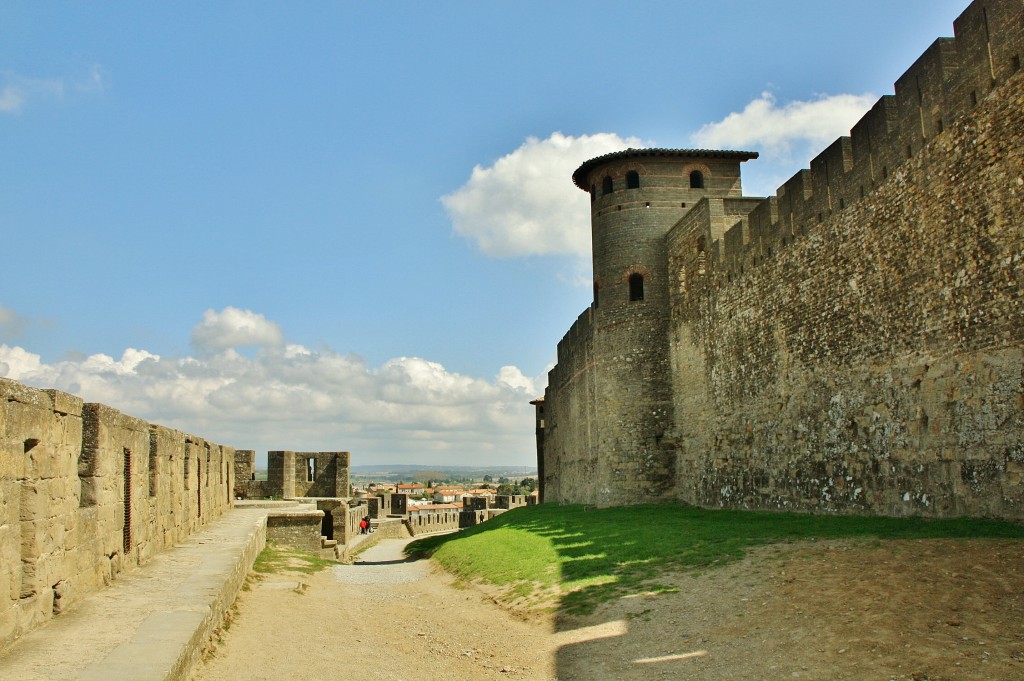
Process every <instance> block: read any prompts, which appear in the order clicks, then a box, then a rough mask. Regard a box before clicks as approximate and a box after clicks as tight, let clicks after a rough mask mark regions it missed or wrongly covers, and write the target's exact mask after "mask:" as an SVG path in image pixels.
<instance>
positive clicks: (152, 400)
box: [0, 307, 536, 465]
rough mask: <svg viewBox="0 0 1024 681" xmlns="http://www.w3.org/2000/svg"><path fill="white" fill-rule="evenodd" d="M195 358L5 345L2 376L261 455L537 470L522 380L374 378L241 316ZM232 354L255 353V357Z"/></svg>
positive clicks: (401, 370)
mask: <svg viewBox="0 0 1024 681" xmlns="http://www.w3.org/2000/svg"><path fill="white" fill-rule="evenodd" d="M197 336H198V340H197V343H196V345H197V348H199V349H200V350H201V351H205V350H210V349H216V350H219V351H218V352H200V353H198V355H197V356H196V357H162V356H159V355H156V354H153V353H150V352H147V351H145V350H142V349H134V348H128V349H126V350H125V351H124V352H123V353H122V355H121V357H120V358H118V359H115V358H114V357H111V356H108V355H104V354H95V355H91V356H88V357H84V358H80V357H79V358H74V359H68V360H61V361H57V362H53V363H47V362H44V361H42V359H41V358H40V356H39V355H37V354H34V353H32V352H30V351H29V350H26V349H24V348H21V347H18V346H12V345H7V344H0V376H3V377H5V378H11V379H14V380H18V381H21V382H22V383H25V384H27V385H31V386H34V387H38V388H57V389H59V390H64V391H66V392H69V393H72V394H75V395H78V396H79V397H81V398H83V399H84V400H86V401H88V402H100V403H103V404H107V405H110V406H112V407H114V408H116V409H119V410H121V411H122V412H124V413H126V414H129V415H132V416H137V417H139V418H143V419H146V420H148V421H150V422H153V423H159V424H162V425H166V426H170V427H173V428H178V429H180V430H183V431H186V432H189V433H193V434H195V435H199V436H201V437H205V438H208V439H210V440H212V441H214V442H219V443H222V444H226V445H231V446H233V447H236V448H238V449H255V450H257V452H259V453H263V452H266V451H269V450H276V449H292V450H297V451H334V450H347V451H351V452H352V456H353V461H354V463H356V464H360V463H424V464H428V465H434V464H449V465H458V464H466V465H492V464H493V465H498V464H519V465H528V464H531V463H533V462H535V461H536V451H535V442H534V434H533V408H532V407H531V406H530V405H529V400H530V399H532V398H533V397H535V395H534V394H533V391H529V390H528V389H529V388H530V387H532V386H531V384H530V381H529V379H527V378H525V377H524V376H523V375H522V372H521V371H520V370H519V369H518V368H516V367H512V366H509V367H503V368H502V369H501V371H500V373H499V376H498V377H497V378H496V379H495V380H485V379H480V378H474V377H471V376H466V375H462V374H458V373H455V372H452V371H449V370H448V369H447V368H445V367H444V366H443V365H442V364H440V363H438V362H433V361H430V360H427V359H423V358H419V357H398V358H395V359H392V360H389V361H387V362H385V363H384V364H382V365H381V366H380V367H371V366H368V365H367V364H366V362H365V361H364V360H363V359H362V358H360V357H357V356H355V355H351V354H349V355H345V354H340V353H337V352H333V351H330V350H311V349H309V348H306V347H304V346H302V345H299V344H296V343H286V342H285V341H284V335H283V333H282V332H281V329H280V327H279V326H278V325H277V324H276V323H274V322H272V321H270V320H268V319H266V318H265V317H264V316H263V315H261V314H258V313H255V312H252V311H249V310H240V309H237V308H231V307H229V308H225V309H224V310H222V311H221V312H214V311H212V310H207V311H206V312H205V313H204V314H203V320H202V321H201V322H200V323H199V324H198V325H197V326H196V329H195V331H194V332H193V337H194V338H196V337H197ZM233 344H239V345H242V344H257V345H259V346H260V348H261V350H260V352H259V353H256V355H255V356H254V357H248V356H244V355H242V354H240V353H239V352H237V351H236V350H235V349H234V345H233Z"/></svg>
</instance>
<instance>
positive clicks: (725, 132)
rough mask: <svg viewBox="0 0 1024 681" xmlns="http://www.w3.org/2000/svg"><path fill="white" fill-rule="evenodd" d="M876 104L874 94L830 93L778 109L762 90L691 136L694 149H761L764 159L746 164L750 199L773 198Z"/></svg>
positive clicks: (745, 169)
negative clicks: (752, 197)
mask: <svg viewBox="0 0 1024 681" xmlns="http://www.w3.org/2000/svg"><path fill="white" fill-rule="evenodd" d="M876 101H877V97H876V96H875V95H872V94H864V95H851V94H840V95H829V96H821V97H818V98H817V99H813V100H810V101H792V102H788V103H786V104H782V105H780V104H779V103H778V102H777V101H776V99H775V96H774V95H772V94H771V93H770V92H764V93H762V94H761V96H760V97H758V98H756V99H754V100H753V101H751V102H750V103H748V104H747V105H746V106H745V107H744V108H743V111H739V112H733V113H730V114H729V115H727V116H725V117H724V118H723V119H722V120H720V121H717V122H713V123H708V124H707V125H704V126H703V127H701V129H700V130H698V131H697V132H695V133H693V134H692V135H691V136H690V143H691V144H692V145H693V146H694V147H699V148H706V149H743V150H750V151H758V152H760V153H761V157H760V159H758V160H757V161H752V162H749V163H746V164H744V168H743V186H744V193H745V194H747V195H748V196H766V195H769V194H774V193H775V191H776V189H777V188H778V187H779V186H780V185H781V184H782V183H783V182H785V181H786V180H788V179H789V178H790V177H792V175H793V173H795V172H796V171H797V170H799V169H801V168H807V167H808V166H809V164H810V160H811V159H812V158H814V157H815V156H816V155H818V153H820V152H821V151H822V150H823V149H824V148H825V147H827V146H828V145H829V144H831V143H832V142H833V141H835V140H836V139H837V138H839V137H842V136H843V135H848V134H849V132H850V128H852V127H853V126H854V124H856V123H857V121H858V120H860V118H861V116H863V115H864V114H865V113H866V112H867V111H868V110H869V109H870V108H871V107H872V106H873V105H874V103H875V102H876Z"/></svg>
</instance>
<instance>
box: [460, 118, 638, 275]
mask: <svg viewBox="0 0 1024 681" xmlns="http://www.w3.org/2000/svg"><path fill="white" fill-rule="evenodd" d="M640 146H643V144H642V143H641V141H640V140H639V139H636V138H622V137H619V136H618V135H615V134H613V133H598V134H594V135H580V136H579V137H573V136H571V135H563V134H562V133H560V132H555V133H552V134H551V136H550V137H548V138H547V139H543V140H542V139H537V138H535V137H530V138H528V139H527V140H526V142H524V143H523V145H522V146H520V147H519V148H518V149H516V150H515V151H512V152H511V153H509V154H506V155H505V156H502V157H501V158H499V159H498V160H497V161H495V162H494V163H493V164H492V165H490V166H481V165H477V166H476V167H474V168H473V172H472V173H471V175H470V178H469V180H468V181H467V182H466V184H464V185H463V186H462V187H460V188H459V189H457V190H455V191H454V192H452V193H451V194H448V195H446V196H443V197H441V202H442V203H443V204H444V207H445V209H446V210H447V212H448V216H449V218H450V219H451V221H452V226H453V227H454V229H455V232H456V233H458V234H460V235H462V236H464V237H466V238H468V239H470V240H472V241H475V242H476V244H477V246H478V247H479V248H480V250H481V251H483V252H484V253H486V254H487V255H490V256H494V257H513V256H525V255H554V254H562V255H564V254H568V255H575V256H581V257H589V256H590V209H589V198H588V196H587V194H586V193H585V192H583V191H580V190H579V189H578V188H577V187H576V186H575V185H573V183H572V179H571V178H572V173H573V171H574V170H576V168H578V167H579V166H580V164H582V163H583V162H584V161H586V160H588V159H590V158H593V157H595V156H601V155H603V154H608V153H611V152H613V151H621V150H623V149H627V148H629V147H640Z"/></svg>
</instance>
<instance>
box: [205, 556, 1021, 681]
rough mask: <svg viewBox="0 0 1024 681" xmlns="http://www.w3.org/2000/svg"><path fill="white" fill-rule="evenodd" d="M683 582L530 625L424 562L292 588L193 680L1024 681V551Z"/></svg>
mask: <svg viewBox="0 0 1024 681" xmlns="http://www.w3.org/2000/svg"><path fill="white" fill-rule="evenodd" d="M367 567H373V568H374V569H375V570H377V571H378V573H379V574H380V575H381V577H379V578H373V579H368V578H364V577H365V576H366V575H368V574H369V572H363V573H359V572H351V573H348V575H349V576H348V577H342V578H340V579H339V574H342V575H344V574H345V573H344V572H341V573H339V571H345V570H351V571H358V570H360V569H364V570H365V568H367ZM389 570H394V571H395V572H389ZM402 570H406V571H407V572H406V577H402V578H398V577H397V575H400V574H401V571H402ZM409 571H418V572H416V573H415V574H413V573H411V572H409ZM359 575H362V576H359ZM387 575H391V576H387ZM409 575H413V576H411V577H410V576H409ZM273 581H278V582H286V583H287V582H291V584H292V585H293V586H294V584H295V583H301V584H305V585H306V586H305V588H302V589H295V588H291V589H284V588H270V587H268V586H266V585H267V584H269V583H273ZM659 581H664V580H659ZM674 581H675V583H676V584H678V586H679V591H678V592H676V593H671V594H661V595H656V596H643V595H641V596H635V597H631V598H624V599H620V600H617V601H615V602H613V603H609V604H607V605H605V606H603V607H602V608H601V609H600V610H598V611H597V612H595V613H594V614H592V615H589V616H586V617H580V618H561V617H557V616H554V615H550V614H536V615H533V616H532V617H530V618H527V619H525V620H524V619H523V618H521V617H517V616H513V615H511V614H510V613H508V612H507V611H505V610H503V609H501V608H500V607H499V606H497V605H495V604H494V603H493V601H492V600H491V599H490V598H489V597H488V596H487V595H486V594H484V593H482V592H479V591H477V590H474V589H466V588H462V589H460V588H456V586H455V583H454V581H453V580H452V579H451V578H449V577H448V576H447V575H444V574H443V573H438V572H437V571H435V570H433V569H430V568H428V567H427V566H425V565H423V564H416V563H394V562H390V561H381V562H380V563H379V564H377V565H364V566H360V565H353V566H340V567H338V568H335V569H332V570H325V571H323V572H321V573H318V574H316V575H312V576H307V575H294V574H286V575H279V576H276V577H271V578H269V580H268V581H267V582H264V586H263V587H258V588H255V589H253V590H251V591H249V592H246V593H243V595H242V597H241V598H240V599H239V602H238V605H237V611H236V613H235V617H234V620H233V623H232V626H231V628H230V630H229V631H227V632H225V633H224V634H223V636H222V642H221V643H220V644H219V645H218V646H217V647H216V648H215V649H214V651H213V652H212V654H211V655H210V656H208V659H207V660H206V661H205V662H204V663H203V665H202V667H201V668H200V669H199V670H197V673H196V675H195V676H194V677H193V678H194V679H196V681H215V680H218V679H224V680H227V679H231V680H236V679H242V678H245V679H277V678H290V679H329V678H330V679H336V678H345V677H346V675H351V676H353V677H359V678H366V679H403V680H404V679H419V678H425V677H428V676H438V675H443V676H444V677H445V678H459V679H462V678H465V679H490V678H496V679H497V678H501V679H509V678H517V679H555V678H557V679H562V680H563V681H564V680H569V679H580V680H584V679H586V680H596V681H604V680H610V679H638V680H647V679H695V680H708V681H710V680H712V679H714V680H716V681H718V680H722V679H791V678H802V679H840V680H841V679H882V680H883V681H884V680H887V679H899V680H901V681H902V680H912V681H925V680H927V681H938V680H953V679H956V680H960V679H964V680H968V679H970V680H973V679H979V680H980V679H998V680H1010V681H1012V680H1015V679H1022V680H1024V542H1020V541H1003V540H972V541H961V540H915V541H885V542H863V541H857V542H816V543H815V542H808V543H801V544H792V545H776V546H771V547H766V548H763V549H760V550H758V551H756V552H753V553H752V554H751V555H750V556H749V557H748V558H747V559H745V560H743V561H741V562H738V563H735V564H732V565H729V566H726V567H724V568H720V569H717V570H713V571H710V572H706V573H703V574H700V575H697V576H694V575H692V574H681V575H676V576H675V577H674ZM339 675H340V676H339Z"/></svg>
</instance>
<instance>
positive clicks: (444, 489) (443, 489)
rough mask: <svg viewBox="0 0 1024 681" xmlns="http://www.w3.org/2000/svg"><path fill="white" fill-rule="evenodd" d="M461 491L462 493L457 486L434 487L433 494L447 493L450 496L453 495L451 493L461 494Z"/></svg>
mask: <svg viewBox="0 0 1024 681" xmlns="http://www.w3.org/2000/svg"><path fill="white" fill-rule="evenodd" d="M462 491H463V489H462V488H461V487H459V486H452V487H435V488H434V493H435V494H445V493H449V494H450V493H453V492H462Z"/></svg>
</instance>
